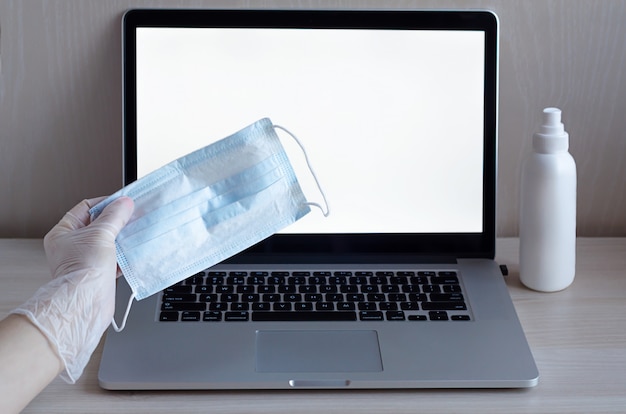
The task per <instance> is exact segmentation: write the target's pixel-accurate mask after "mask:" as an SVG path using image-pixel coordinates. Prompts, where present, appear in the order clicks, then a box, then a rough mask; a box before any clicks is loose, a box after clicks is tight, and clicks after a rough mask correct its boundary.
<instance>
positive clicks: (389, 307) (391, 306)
mask: <svg viewBox="0 0 626 414" xmlns="http://www.w3.org/2000/svg"><path fill="white" fill-rule="evenodd" d="M379 306H380V310H386V311H395V310H398V304H397V303H395V302H381V303H380V304H379Z"/></svg>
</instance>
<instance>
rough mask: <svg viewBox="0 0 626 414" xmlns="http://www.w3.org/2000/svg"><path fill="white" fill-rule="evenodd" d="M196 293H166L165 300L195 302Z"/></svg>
mask: <svg viewBox="0 0 626 414" xmlns="http://www.w3.org/2000/svg"><path fill="white" fill-rule="evenodd" d="M195 301H196V294H195V293H164V294H163V302H195Z"/></svg>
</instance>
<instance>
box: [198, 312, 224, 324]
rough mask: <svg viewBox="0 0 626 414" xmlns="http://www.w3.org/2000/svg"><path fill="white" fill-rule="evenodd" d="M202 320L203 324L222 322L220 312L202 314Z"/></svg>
mask: <svg viewBox="0 0 626 414" xmlns="http://www.w3.org/2000/svg"><path fill="white" fill-rule="evenodd" d="M202 320H203V321H205V322H219V321H221V320H222V312H204V315H203V316H202Z"/></svg>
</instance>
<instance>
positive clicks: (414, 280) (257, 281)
mask: <svg viewBox="0 0 626 414" xmlns="http://www.w3.org/2000/svg"><path fill="white" fill-rule="evenodd" d="M158 306H159V310H158V314H159V320H160V321H162V322H250V321H252V322H255V321H256V322H280V321H289V322H306V321H364V322H367V321H470V320H471V319H472V318H471V315H470V312H469V309H468V306H467V304H466V301H465V296H464V292H463V288H462V284H461V283H460V281H459V275H458V274H457V272H456V271H450V270H441V271H432V270H428V271H354V272H352V271H343V270H342V271H335V272H332V271H323V272H321V271H317V272H311V271H274V272H266V271H250V272H243V271H233V272H218V271H210V270H207V271H204V272H200V273H198V274H196V275H194V276H191V277H189V278H187V279H185V280H183V281H181V282H180V283H177V284H175V285H173V286H170V287H169V288H167V289H165V290H164V291H163V292H162V293H161V300H160V301H159V305H158Z"/></svg>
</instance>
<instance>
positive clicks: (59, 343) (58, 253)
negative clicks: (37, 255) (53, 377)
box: [12, 197, 134, 383]
mask: <svg viewBox="0 0 626 414" xmlns="http://www.w3.org/2000/svg"><path fill="white" fill-rule="evenodd" d="M101 200H102V198H99V199H91V200H84V201H82V202H81V203H79V204H78V205H76V206H75V207H74V208H72V209H71V210H70V211H69V212H67V213H66V214H65V216H64V217H63V218H62V219H61V221H60V222H59V223H58V224H57V225H56V226H54V228H52V230H50V232H49V233H48V234H47V235H46V237H45V238H44V249H45V251H46V256H47V258H48V264H49V266H50V268H51V270H52V274H53V276H54V279H53V280H52V281H51V282H49V283H48V284H46V285H44V286H42V287H41V288H40V289H39V290H38V291H37V292H36V293H35V295H34V296H33V297H32V298H31V299H29V300H28V301H27V302H25V303H24V304H23V305H22V306H21V307H19V308H17V309H15V310H14V311H13V312H12V313H19V314H23V315H26V316H27V317H28V318H29V319H30V321H31V322H32V323H33V324H35V325H36V326H37V327H38V328H39V329H40V330H41V331H42V332H43V333H44V334H45V335H46V337H47V338H48V340H49V341H50V342H51V343H52V344H53V346H54V347H55V348H56V351H57V353H58V355H59V358H60V359H61V360H62V361H63V364H64V365H65V371H64V372H63V373H62V374H61V376H62V377H63V378H64V379H65V380H66V381H68V382H70V383H73V382H75V381H76V379H78V377H80V375H81V374H82V371H83V369H84V368H85V366H86V365H87V362H88V361H89V358H90V356H91V354H92V353H93V351H94V349H95V348H96V346H97V345H98V342H99V341H100V338H101V337H102V334H103V333H104V331H105V330H106V329H107V327H108V326H109V324H110V323H111V320H112V319H113V313H114V309H115V279H116V275H117V270H116V269H117V263H116V258H115V238H116V237H117V234H118V233H119V232H120V230H121V229H122V228H123V227H124V226H125V225H126V223H127V222H128V220H129V219H130V216H131V214H132V212H133V208H134V204H133V202H132V200H131V199H130V198H128V197H120V198H119V199H117V200H115V201H114V202H112V203H111V204H110V205H108V206H107V207H106V208H105V209H104V211H103V212H102V214H100V216H98V218H97V219H95V220H94V221H93V222H90V217H89V209H90V208H91V207H93V206H94V205H96V204H97V203H98V202H100V201H101Z"/></svg>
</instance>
